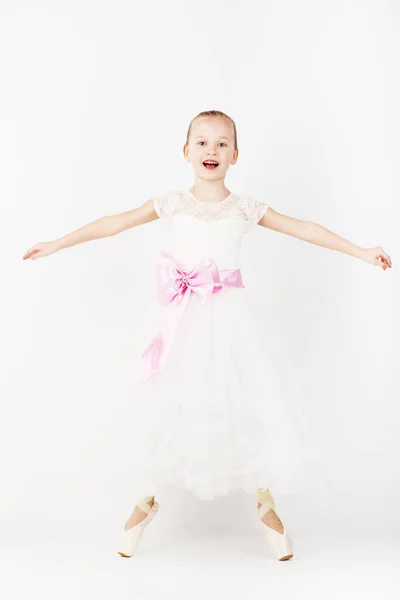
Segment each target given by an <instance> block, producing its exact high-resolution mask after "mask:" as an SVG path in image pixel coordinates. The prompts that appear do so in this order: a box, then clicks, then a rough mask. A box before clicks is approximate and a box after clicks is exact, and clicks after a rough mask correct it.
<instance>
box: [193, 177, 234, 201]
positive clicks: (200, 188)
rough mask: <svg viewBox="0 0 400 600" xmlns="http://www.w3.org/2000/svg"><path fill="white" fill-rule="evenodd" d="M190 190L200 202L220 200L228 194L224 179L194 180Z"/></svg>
mask: <svg viewBox="0 0 400 600" xmlns="http://www.w3.org/2000/svg"><path fill="white" fill-rule="evenodd" d="M189 190H190V192H191V193H192V194H193V195H194V196H195V197H196V198H197V199H198V200H200V201H201V202H210V203H211V202H220V201H221V200H224V199H225V198H226V197H227V196H229V195H230V191H229V190H228V189H227V188H226V187H225V184H224V181H223V180H221V181H195V183H194V185H192V187H191V188H189Z"/></svg>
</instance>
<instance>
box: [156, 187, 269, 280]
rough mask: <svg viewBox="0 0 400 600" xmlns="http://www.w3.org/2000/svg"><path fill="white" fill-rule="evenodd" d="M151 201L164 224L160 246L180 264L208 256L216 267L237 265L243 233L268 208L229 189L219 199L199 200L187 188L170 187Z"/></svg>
mask: <svg viewBox="0 0 400 600" xmlns="http://www.w3.org/2000/svg"><path fill="white" fill-rule="evenodd" d="M153 204H154V208H155V211H156V212H157V214H158V216H159V217H160V218H162V220H163V224H164V226H165V228H166V233H167V241H166V246H165V248H164V250H165V251H166V252H169V253H170V254H172V255H173V256H174V257H175V258H176V259H177V260H179V261H180V262H181V264H182V267H183V268H187V269H189V268H191V267H192V266H193V265H194V264H196V263H197V262H200V261H201V260H204V259H206V258H212V259H213V260H215V262H216V263H217V265H218V267H219V268H220V269H233V268H240V249H241V243H242V239H243V236H244V234H245V233H247V232H249V231H250V230H251V229H252V227H253V226H254V225H256V224H257V223H258V221H259V220H260V219H261V217H262V216H263V215H264V213H265V212H266V211H267V209H268V205H267V204H266V203H265V202H262V201H260V200H256V199H255V198H253V197H251V196H245V195H237V194H234V193H231V194H230V195H229V196H228V197H227V198H225V199H224V200H222V201H220V202H212V203H211V202H202V201H201V200H198V199H197V198H196V197H195V196H194V195H193V194H192V193H191V192H190V191H189V190H173V191H169V192H167V193H166V194H165V195H164V196H155V197H154V198H153Z"/></svg>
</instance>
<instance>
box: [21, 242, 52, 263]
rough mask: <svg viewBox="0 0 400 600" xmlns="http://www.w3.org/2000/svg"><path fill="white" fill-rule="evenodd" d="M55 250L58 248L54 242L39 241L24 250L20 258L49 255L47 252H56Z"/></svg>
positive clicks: (33, 258)
mask: <svg viewBox="0 0 400 600" xmlns="http://www.w3.org/2000/svg"><path fill="white" fill-rule="evenodd" d="M57 250H59V248H58V245H57V244H56V242H39V243H38V244H35V245H34V246H32V248H29V250H27V251H26V252H25V254H24V255H23V257H22V260H26V259H27V258H31V259H32V260H35V259H36V258H42V257H43V256H49V254H53V253H54V252H57Z"/></svg>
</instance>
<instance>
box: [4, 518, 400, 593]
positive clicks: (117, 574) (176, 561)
mask: <svg viewBox="0 0 400 600" xmlns="http://www.w3.org/2000/svg"><path fill="white" fill-rule="evenodd" d="M156 522H157V519H155V520H154V521H153V522H152V524H151V525H149V527H148V528H147V529H146V530H145V533H144V535H143V538H142V541H141V543H140V548H138V551H137V555H136V556H134V557H132V558H130V559H127V558H122V557H120V556H119V555H118V554H117V545H118V543H117V540H118V533H117V532H116V531H114V528H112V527H111V528H110V527H104V528H103V530H97V531H96V532H93V531H91V530H90V529H89V528H87V529H86V530H82V528H78V529H73V528H67V529H65V528H64V529H63V530H60V531H53V532H51V531H44V530H43V529H41V531H40V532H39V531H36V532H35V531H34V530H33V529H32V530H30V531H29V530H27V529H25V530H22V531H18V532H16V531H13V532H11V531H3V532H1V546H0V562H1V578H0V597H1V598H4V600H14V599H18V600H22V599H25V598H27V599H28V598H29V599H30V600H31V599H36V598H37V599H40V600H50V599H51V600H64V599H68V600H72V599H74V600H89V599H90V600H92V599H93V600H103V599H104V600H106V599H107V600H114V599H117V600H123V599H125V598H126V599H128V598H135V599H137V600H150V599H155V598H157V599H159V598H162V599H163V600H164V599H166V600H168V599H170V598H171V599H172V598H173V599H174V600H177V599H179V598H185V599H186V598H187V599H188V600H197V599H199V600H200V599H201V600H205V599H206V598H212V599H214V598H215V599H216V600H217V599H218V600H224V599H227V600H228V599H229V600H232V599H236V598H243V599H246V600H247V598H255V597H256V595H257V597H258V598H259V599H261V598H265V599H266V600H267V599H268V600H269V599H271V598H274V600H275V599H279V600H282V599H286V598H291V599H296V600H297V599H303V598H304V599H307V600H313V599H315V600H317V599H318V600H330V599H335V600H336V599H337V600H347V599H348V600H350V599H351V600H358V599H362V600H369V599H374V600H376V599H379V600H380V599H382V600H398V599H399V598H400V539H399V538H397V537H396V536H394V537H389V536H388V535H387V532H385V531H382V532H381V534H374V536H373V537H368V536H367V535H366V534H365V533H363V534H362V535H360V534H357V533H351V532H350V531H347V534H346V536H345V535H344V534H343V533H341V534H339V533H338V531H336V532H335V528H329V533H328V530H327V529H325V528H324V527H320V531H316V532H314V533H312V534H311V533H310V532H308V533H305V532H304V530H303V529H301V533H300V528H299V531H297V532H296V533H295V532H294V531H293V527H292V534H294V535H292V537H293V539H294V543H295V556H294V558H293V559H291V560H289V561H285V562H279V561H276V560H274V559H273V558H271V557H270V555H269V552H268V549H267V548H266V547H265V546H264V543H263V542H264V538H263V536H262V531H261V530H259V531H255V532H254V531H252V532H250V533H249V534H247V535H243V534H241V535H238V536H236V537H232V536H231V535H229V534H228V533H227V532H226V531H222V532H221V531H219V532H217V533H215V535H210V532H209V531H206V533H202V530H201V528H196V527H194V528H190V527H189V529H187V528H186V530H183V529H181V530H179V531H174V532H173V533H171V532H170V531H167V530H166V527H165V523H163V522H162V521H161V520H160V521H159V524H158V526H157V525H156ZM271 594H273V595H271Z"/></svg>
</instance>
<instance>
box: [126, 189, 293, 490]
mask: <svg viewBox="0 0 400 600" xmlns="http://www.w3.org/2000/svg"><path fill="white" fill-rule="evenodd" d="M153 202H154V207H155V210H156V212H157V214H158V215H159V217H160V218H161V219H162V225H163V226H164V227H165V228H166V231H165V233H166V239H167V242H166V247H165V252H167V253H168V255H170V256H172V257H173V258H174V259H175V260H176V261H177V263H178V264H179V266H180V268H181V269H182V270H185V271H186V272H190V271H191V269H193V268H194V267H195V266H196V265H198V264H199V263H200V262H201V261H204V260H205V259H211V260H213V261H214V262H215V263H216V265H217V267H218V269H219V270H224V269H240V254H241V244H242V239H243V236H244V234H246V233H247V232H249V231H250V230H251V229H252V228H253V226H254V225H256V224H257V222H258V221H259V220H260V218H261V217H262V216H263V214H264V213H265V212H266V211H267V209H268V206H267V205H266V204H265V203H264V202H262V201H259V200H255V199H254V198H252V197H248V196H244V195H236V194H234V193H232V194H230V196H228V197H227V198H225V199H224V200H222V201H221V202H217V203H208V202H202V201H199V200H197V199H196V198H195V196H194V195H193V194H192V193H191V192H190V191H188V190H175V191H170V192H168V193H166V194H165V195H164V196H162V197H159V196H157V197H155V198H154V199H153ZM264 276H265V277H267V274H264ZM242 277H243V283H244V286H246V275H245V273H242ZM256 300H257V299H256V298H254V297H253V296H252V294H251V293H250V292H249V291H248V290H247V289H246V287H226V288H224V289H222V290H221V291H220V292H219V293H215V294H214V293H213V294H211V295H210V297H209V298H208V300H207V301H203V300H202V299H201V298H199V296H198V295H196V294H194V293H191V294H190V298H189V301H188V304H187V306H186V309H185V311H184V313H183V315H182V318H181V320H180V323H179V326H178V329H177V331H176V333H175V336H174V339H173V343H172V347H171V350H170V352H169V355H168V358H167V362H166V364H165V366H164V368H163V369H162V370H161V371H160V372H159V373H158V374H156V375H155V376H153V377H150V378H148V379H146V380H144V381H140V382H138V383H137V382H135V383H134V384H133V386H134V387H133V399H132V402H133V411H132V415H133V416H132V417H130V422H131V436H132V439H131V442H132V443H131V445H130V456H129V464H130V472H129V477H130V478H131V479H132V481H133V487H134V489H135V493H136V495H137V496H138V497H142V496H145V495H151V494H155V495H157V494H158V493H159V492H160V491H162V490H163V489H165V488H170V487H175V488H185V489H187V490H190V491H191V492H193V493H194V494H196V496H197V497H198V498H201V499H204V500H211V499H213V498H214V497H215V496H216V495H224V494H227V493H228V492H230V491H232V490H239V489H240V490H244V491H245V492H248V493H251V494H254V493H255V492H256V490H257V489H258V488H259V487H264V488H265V487H270V489H271V492H272V493H274V492H276V493H287V492H289V493H290V492H291V491H292V490H293V488H294V480H295V477H296V474H298V468H299V467H298V463H297V458H298V446H297V440H296V439H295V437H293V422H292V420H291V417H290V414H289V413H288V411H287V409H286V407H285V404H284V402H283V399H282V397H281V395H280V390H279V381H277V378H276V377H275V376H274V372H273V368H272V366H271V364H270V352H267V351H266V350H265V349H266V346H267V345H268V340H267V339H262V337H261V336H260V334H259V321H260V319H262V318H263V314H262V312H261V313H260V306H258V305H257V301H256ZM148 311H149V312H150V314H151V315H153V317H152V327H151V328H148V331H147V329H145V336H144V335H143V330H141V332H140V333H141V335H140V337H141V339H144V337H146V338H147V341H146V344H147V343H150V341H151V339H152V338H153V337H154V336H155V335H156V334H157V331H158V328H159V324H160V322H161V320H162V318H163V315H164V311H165V306H163V305H161V304H159V303H158V300H157V299H156V298H149V307H148ZM257 311H258V312H257ZM148 314H149V313H148ZM145 321H146V319H144V323H145ZM141 322H142V321H141V318H140V316H138V326H140V324H141ZM143 327H146V325H145V324H144V325H143ZM144 350H145V348H144V347H142V348H141V351H144ZM134 359H135V362H134V368H136V369H137V366H138V362H140V360H139V359H140V357H139V356H137V357H136V356H135V357H134ZM136 359H137V360H136Z"/></svg>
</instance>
